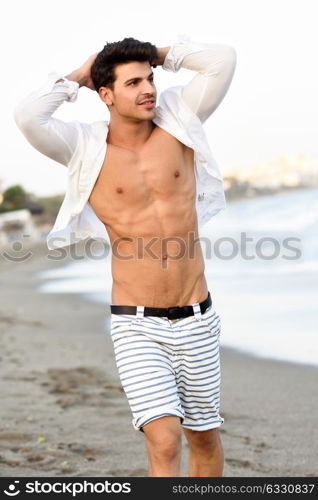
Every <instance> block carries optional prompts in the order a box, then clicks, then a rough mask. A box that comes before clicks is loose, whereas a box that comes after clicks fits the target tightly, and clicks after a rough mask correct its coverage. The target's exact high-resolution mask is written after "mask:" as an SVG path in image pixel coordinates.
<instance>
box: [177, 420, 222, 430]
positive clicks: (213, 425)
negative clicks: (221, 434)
mask: <svg viewBox="0 0 318 500" xmlns="http://www.w3.org/2000/svg"><path fill="white" fill-rule="evenodd" d="M222 424H224V418H221V420H219V421H218V422H212V423H210V424H207V423H206V424H202V425H200V424H194V425H191V424H182V427H184V428H185V429H191V430H193V431H208V430H210V429H217V428H218V427H221V425H222Z"/></svg>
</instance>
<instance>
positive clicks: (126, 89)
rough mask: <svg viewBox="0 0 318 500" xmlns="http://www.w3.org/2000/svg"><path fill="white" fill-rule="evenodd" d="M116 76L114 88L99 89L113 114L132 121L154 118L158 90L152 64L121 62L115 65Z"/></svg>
mask: <svg viewBox="0 0 318 500" xmlns="http://www.w3.org/2000/svg"><path fill="white" fill-rule="evenodd" d="M115 76H116V80H115V82H114V89H113V90H111V89H110V88H108V87H101V88H100V90H99V95H100V97H101V99H102V100H103V101H104V102H105V103H106V104H107V105H108V106H109V110H110V112H111V113H112V115H113V114H116V115H119V116H121V117H123V118H126V119H130V120H132V121H140V120H152V119H153V118H154V117H155V115H156V111H155V108H156V98H157V90H156V87H155V84H154V75H153V71H152V67H151V66H150V64H149V63H148V62H138V61H134V62H129V63H125V64H119V65H117V66H116V67H115ZM145 101H151V102H148V103H145ZM141 103H145V104H141Z"/></svg>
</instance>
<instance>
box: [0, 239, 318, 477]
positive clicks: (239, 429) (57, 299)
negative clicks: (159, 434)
mask: <svg viewBox="0 0 318 500" xmlns="http://www.w3.org/2000/svg"><path fill="white" fill-rule="evenodd" d="M32 252H33V255H32V257H31V258H29V259H28V260H26V261H24V262H19V263H17V262H12V261H9V260H7V259H6V258H4V257H3V251H2V252H1V258H0V282H1V303H0V339H1V359H0V361H1V363H0V391H1V410H0V474H1V476H2V477H3V476H9V477H22V476H26V477H31V476H38V477H40V476H74V477H81V476H88V477H102V476H103V477H119V476H125V477H128V476H134V477H136V476H147V458H146V451H145V445H144V435H143V434H142V433H140V432H137V431H135V430H134V429H133V427H132V425H131V413H130V409H129V407H128V403H127V400H126V397H125V394H124V393H123V391H122V389H121V386H120V382H119V378H118V375H117V369H116V365H115V358H114V353H113V347H112V342H111V339H110V336H109V308H108V307H106V308H105V306H104V305H103V304H99V303H94V302H89V301H85V300H84V299H83V298H82V297H81V296H80V295H79V294H65V293H64V294H44V293H40V292H39V291H37V290H36V286H37V285H38V284H39V283H41V280H40V279H38V278H37V277H36V275H35V273H37V272H38V271H43V270H46V269H53V268H57V267H58V266H60V265H65V264H66V263H67V262H68V261H70V257H68V258H67V259H64V260H63V262H59V263H58V262H56V261H53V260H49V259H48V258H47V255H48V253H49V251H48V250H47V247H46V243H45V242H43V243H41V244H38V245H37V246H36V247H34V248H32ZM51 253H52V252H51ZM101 266H102V263H101ZM105 319H106V320H107V321H106V327H105ZM228 321H230V319H228ZM238 334H239V332H238ZM221 367H222V384H221V415H222V416H223V418H224V419H225V423H224V424H223V426H222V427H221V436H222V441H223V447H224V455H225V466H224V476H225V477H248V476H249V477H251V476H258V477H261V476H263V477H270V476H286V477H297V476H307V477H310V476H317V475H318V474H317V472H318V454H317V450H316V449H315V446H314V443H317V442H318V429H317V416H318V401H317V380H318V379H317V375H318V368H316V367H314V366H310V365H302V364H293V363H288V362H280V361H274V360H273V361H272V360H268V359H261V358H254V357H252V356H248V355H244V354H242V353H240V352H237V351H235V350H233V349H229V348H225V347H224V346H222V337H221ZM187 453H188V447H187V444H186V439H185V437H184V436H183V459H182V475H183V476H187Z"/></svg>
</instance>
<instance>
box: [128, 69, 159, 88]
mask: <svg viewBox="0 0 318 500" xmlns="http://www.w3.org/2000/svg"><path fill="white" fill-rule="evenodd" d="M150 76H154V72H153V71H152V72H151V73H150V74H149V75H148V76H147V78H149V77H150ZM134 80H136V81H140V80H142V78H140V77H137V76H136V77H135V78H130V79H129V80H126V81H125V82H124V85H126V83H129V82H132V81H134Z"/></svg>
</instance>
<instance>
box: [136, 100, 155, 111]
mask: <svg viewBox="0 0 318 500" xmlns="http://www.w3.org/2000/svg"><path fill="white" fill-rule="evenodd" d="M138 106H142V107H143V108H146V109H152V108H154V107H155V106H156V102H155V101H154V100H153V99H149V100H148V101H144V102H141V103H140V104H138Z"/></svg>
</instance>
